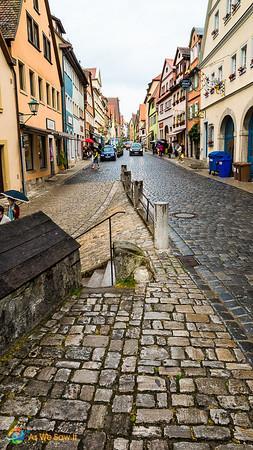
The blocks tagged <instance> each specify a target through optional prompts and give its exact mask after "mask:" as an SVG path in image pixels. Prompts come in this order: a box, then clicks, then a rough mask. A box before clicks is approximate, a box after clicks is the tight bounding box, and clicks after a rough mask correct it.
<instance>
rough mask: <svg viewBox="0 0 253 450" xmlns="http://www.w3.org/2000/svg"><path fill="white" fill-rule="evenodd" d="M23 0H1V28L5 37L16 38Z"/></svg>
mask: <svg viewBox="0 0 253 450" xmlns="http://www.w3.org/2000/svg"><path fill="white" fill-rule="evenodd" d="M22 4H23V0H0V30H1V31H2V34H3V37H4V38H5V39H12V40H13V39H15V36H16V33H17V29H18V24H19V18H20V14H21V9H22Z"/></svg>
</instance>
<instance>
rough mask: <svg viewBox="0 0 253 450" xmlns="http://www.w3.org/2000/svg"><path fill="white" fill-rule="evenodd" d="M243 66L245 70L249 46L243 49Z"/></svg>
mask: <svg viewBox="0 0 253 450" xmlns="http://www.w3.org/2000/svg"><path fill="white" fill-rule="evenodd" d="M241 66H242V67H243V68H245V69H246V67H247V45H244V47H242V49H241Z"/></svg>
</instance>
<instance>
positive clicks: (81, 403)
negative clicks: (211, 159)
mask: <svg viewBox="0 0 253 450" xmlns="http://www.w3.org/2000/svg"><path fill="white" fill-rule="evenodd" d="M131 210H132V209H131ZM134 217H135V219H136V223H137V225H138V224H139V222H138V221H139V220H141V219H140V218H139V217H138V216H137V215H136V214H135V213H134V212H132V216H131V220H132V221H133V219H134ZM142 233H143V234H142ZM147 236H148V234H147V231H146V230H145V229H144V228H141V227H140V228H139V237H138V239H139V240H142V242H144V247H145V250H146V252H147V253H148V255H149V257H150V260H151V262H152V266H153V267H154V268H155V281H154V282H152V283H150V284H148V285H141V286H138V288H137V289H136V290H135V291H134V292H132V293H129V292H128V293H122V292H117V291H115V290H114V291H110V290H108V291H106V292H105V293H96V292H94V293H88V292H87V291H85V290H83V291H82V292H81V294H80V297H77V296H73V297H72V298H70V299H69V300H68V301H66V302H65V304H64V305H63V306H61V307H59V309H58V311H57V312H55V313H54V314H53V315H52V317H51V318H50V319H49V320H48V321H47V322H46V323H45V324H42V325H41V326H40V327H38V328H37V329H36V330H35V331H34V332H33V333H32V334H31V335H30V336H29V337H28V338H27V340H26V341H25V342H23V343H20V346H19V348H18V350H17V349H16V351H14V352H13V354H8V355H7V356H6V358H5V359H4V360H2V361H1V366H0V430H1V433H2V435H1V436H2V440H1V441H0V448H1V449H8V450H9V449H12V448H14V447H15V446H14V445H13V444H11V443H10V442H8V441H6V437H5V436H6V433H7V432H8V430H10V429H11V428H12V424H13V423H15V421H17V420H20V418H22V419H23V423H26V424H27V427H29V428H30V434H29V435H28V436H27V438H26V439H27V440H28V439H29V441H28V442H25V443H24V444H22V445H20V448H22V449H26V448H27V449H28V448H34V449H36V450H42V449H43V450H44V449H46V450H48V449H61V450H62V449H68V450H81V449H85V450H185V449H187V450H211V449H213V450H214V449H216V450H242V449H244V450H251V449H253V427H252V406H253V370H252V367H251V366H250V364H249V363H248V362H247V361H246V359H245V357H244V355H243V353H242V351H241V350H240V349H239V347H238V346H237V344H236V342H235V341H234V340H233V338H232V337H231V334H230V333H229V332H228V330H227V328H226V326H225V324H224V323H223V321H222V320H221V318H220V317H219V315H218V314H217V313H216V312H215V310H214V308H213V306H212V304H211V302H210V300H209V298H208V295H206V291H205V290H204V288H205V286H204V285H203V283H202V286H203V289H200V287H198V286H197V284H196V283H195V281H194V279H193V275H191V274H190V273H188V272H187V271H186V270H185V268H184V267H183V266H182V264H181V263H180V261H179V259H178V258H177V257H176V256H175V255H173V252H170V251H169V252H163V253H157V252H156V251H155V250H154V248H153V245H152V242H151V241H150V239H148V238H147ZM23 427H24V428H25V426H24V425H23ZM42 432H44V434H43V436H44V439H47V440H44V441H41V439H42V435H41V434H40V433H42ZM73 434H74V436H73ZM59 435H61V439H63V437H62V436H65V438H66V439H69V440H68V441H64V442H63V441H57V439H59ZM70 435H72V440H70ZM46 436H49V437H48V438H46ZM73 437H74V440H73ZM36 439H37V440H36ZM50 439H51V441H50ZM49 441H50V442H49Z"/></svg>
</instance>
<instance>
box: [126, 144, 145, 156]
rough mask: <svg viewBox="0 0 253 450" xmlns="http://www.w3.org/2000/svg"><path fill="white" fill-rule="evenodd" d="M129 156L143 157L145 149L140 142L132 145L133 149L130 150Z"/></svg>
mask: <svg viewBox="0 0 253 450" xmlns="http://www.w3.org/2000/svg"><path fill="white" fill-rule="evenodd" d="M129 155H130V156H134V155H137V156H143V148H142V145H141V144H139V143H138V142H134V143H133V144H132V145H131V148H130V150H129Z"/></svg>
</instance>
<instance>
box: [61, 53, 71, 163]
mask: <svg viewBox="0 0 253 450" xmlns="http://www.w3.org/2000/svg"><path fill="white" fill-rule="evenodd" d="M64 73H65V65H64V52H63V51H62V77H63V86H62V88H61V97H62V127H63V131H64V133H65V132H67V114H66V91H65V81H64V80H65V77H64ZM63 143H64V154H65V159H66V163H67V169H68V168H69V160H68V148H67V138H66V137H64V138H63Z"/></svg>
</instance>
